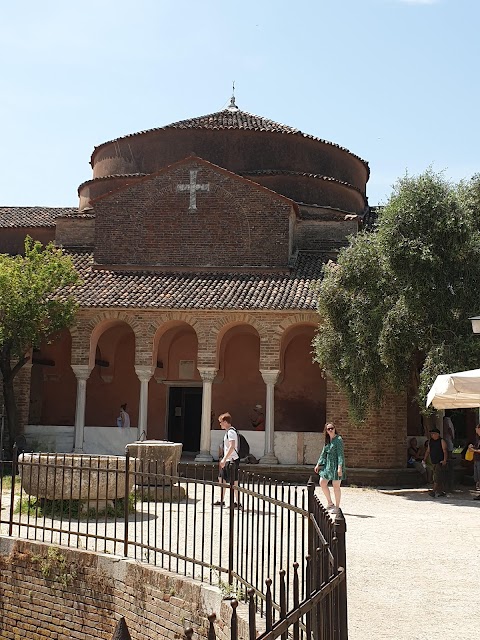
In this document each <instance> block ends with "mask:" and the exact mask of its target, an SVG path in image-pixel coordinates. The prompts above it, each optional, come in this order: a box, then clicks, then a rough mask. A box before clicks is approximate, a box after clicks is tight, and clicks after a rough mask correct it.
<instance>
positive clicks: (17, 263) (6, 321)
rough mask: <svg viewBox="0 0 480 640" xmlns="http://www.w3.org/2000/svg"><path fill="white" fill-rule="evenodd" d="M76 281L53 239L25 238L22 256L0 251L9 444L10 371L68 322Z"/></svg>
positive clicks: (0, 341)
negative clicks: (49, 240) (51, 240)
mask: <svg viewBox="0 0 480 640" xmlns="http://www.w3.org/2000/svg"><path fill="white" fill-rule="evenodd" d="M77 281H78V274H77V272H76V271H75V268H74V266H73V264H72V261H71V259H70V258H69V257H68V256H66V255H64V254H63V252H62V250H61V249H58V248H56V247H55V245H54V244H53V243H50V244H48V245H47V246H45V247H44V246H43V245H42V244H41V243H40V242H34V241H33V240H32V239H31V238H30V237H27V238H26V240H25V254H24V255H17V256H9V255H6V254H0V373H1V375H2V383H3V396H4V403H5V413H6V421H7V425H8V435H9V440H10V446H11V445H12V444H13V442H14V439H15V437H16V435H17V433H18V417H17V405H16V400H15V392H14V380H15V376H16V375H17V374H18V372H19V371H20V369H21V368H22V367H23V366H24V365H25V363H26V362H28V360H29V357H30V356H29V354H30V351H31V349H32V348H35V347H39V346H40V344H41V343H42V342H44V341H48V340H49V339H51V338H52V337H53V336H54V335H55V334H56V333H58V332H59V331H61V330H62V329H64V328H66V327H68V326H69V325H70V324H71V323H72V321H73V318H74V315H75V311H76V308H77V307H76V303H75V299H74V297H73V289H72V287H73V286H74V285H75V284H76V283H77Z"/></svg>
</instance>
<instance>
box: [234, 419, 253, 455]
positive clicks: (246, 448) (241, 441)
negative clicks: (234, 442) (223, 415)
mask: <svg viewBox="0 0 480 640" xmlns="http://www.w3.org/2000/svg"><path fill="white" fill-rule="evenodd" d="M230 429H233V430H234V431H235V433H236V434H237V437H238V451H237V453H238V457H239V458H240V460H243V458H246V457H247V456H248V455H249V453H250V445H249V444H248V442H247V439H246V438H245V436H242V434H241V433H239V431H238V430H237V429H235V427H230Z"/></svg>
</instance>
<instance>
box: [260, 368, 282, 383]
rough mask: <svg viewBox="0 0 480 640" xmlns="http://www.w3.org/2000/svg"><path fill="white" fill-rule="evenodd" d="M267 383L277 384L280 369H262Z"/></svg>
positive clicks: (261, 371)
mask: <svg viewBox="0 0 480 640" xmlns="http://www.w3.org/2000/svg"><path fill="white" fill-rule="evenodd" d="M260 373H261V374H262V378H263V381H264V382H265V384H276V382H277V380H278V376H279V375H280V371H279V370H278V369H260Z"/></svg>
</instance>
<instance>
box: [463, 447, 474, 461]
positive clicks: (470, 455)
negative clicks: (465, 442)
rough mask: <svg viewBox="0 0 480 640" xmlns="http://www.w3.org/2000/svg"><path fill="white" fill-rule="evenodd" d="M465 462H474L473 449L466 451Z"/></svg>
mask: <svg viewBox="0 0 480 640" xmlns="http://www.w3.org/2000/svg"><path fill="white" fill-rule="evenodd" d="M465 460H466V461H467V462H471V461H472V460H473V451H472V450H471V449H467V450H466V451H465Z"/></svg>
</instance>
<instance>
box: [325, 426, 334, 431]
mask: <svg viewBox="0 0 480 640" xmlns="http://www.w3.org/2000/svg"><path fill="white" fill-rule="evenodd" d="M327 431H335V427H327Z"/></svg>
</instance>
